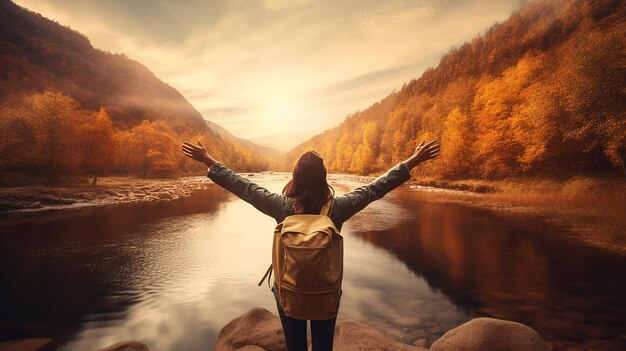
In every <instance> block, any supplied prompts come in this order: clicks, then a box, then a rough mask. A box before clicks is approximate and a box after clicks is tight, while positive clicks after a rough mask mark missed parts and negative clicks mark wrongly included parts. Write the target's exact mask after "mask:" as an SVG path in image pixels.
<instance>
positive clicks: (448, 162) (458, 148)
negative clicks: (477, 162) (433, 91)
mask: <svg viewBox="0 0 626 351" xmlns="http://www.w3.org/2000/svg"><path fill="white" fill-rule="evenodd" d="M473 140H474V131H473V128H472V126H471V121H470V119H469V116H467V115H466V114H464V113H462V112H461V110H460V109H459V108H455V109H453V110H452V111H451V112H450V113H449V114H448V116H447V117H446V119H445V122H444V129H443V133H442V136H441V155H440V156H439V158H440V164H441V170H440V172H441V174H442V175H444V176H446V177H451V178H459V177H469V176H470V175H471V171H472V165H473V163H474V162H473V158H474V152H473V149H472V144H473Z"/></svg>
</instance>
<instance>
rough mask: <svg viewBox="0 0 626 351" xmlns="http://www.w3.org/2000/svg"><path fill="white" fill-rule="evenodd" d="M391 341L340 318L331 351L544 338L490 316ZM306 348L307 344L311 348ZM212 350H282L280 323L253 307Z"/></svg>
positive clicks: (482, 346)
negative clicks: (432, 334) (426, 341)
mask: <svg viewBox="0 0 626 351" xmlns="http://www.w3.org/2000/svg"><path fill="white" fill-rule="evenodd" d="M415 344H416V345H408V344H403V343H401V342H398V341H395V340H392V339H390V338H389V337H387V336H385V335H383V334H382V333H381V332H379V331H378V330H376V329H373V328H370V327H368V326H366V325H363V324H361V323H358V322H355V321H353V320H348V319H346V320H339V321H337V326H336V328H335V340H334V347H333V350H335V351H381V350H394V351H425V350H431V351H500V350H501V351H547V350H548V346H547V344H546V343H545V341H544V340H543V338H542V337H541V336H540V335H539V333H537V332H536V331H535V330H533V329H531V328H530V327H528V326H526V325H524V324H520V323H516V322H511V321H505V320H500V319H494V318H475V319H472V320H471V321H469V322H467V323H465V324H462V325H460V326H458V327H456V328H454V329H452V330H449V331H448V332H446V333H445V334H444V335H443V336H442V337H441V338H439V339H438V340H436V341H435V342H434V343H433V344H432V345H431V347H430V348H429V349H427V348H424V347H423V346H424V345H422V344H421V343H420V340H418V341H416V342H415ZM309 347H310V346H309ZM54 349H55V347H54V343H53V342H52V340H50V339H27V340H18V341H8V342H3V343H0V350H2V351H17V350H20V351H52V350H54ZM215 350H216V351H235V350H238V351H284V350H285V340H284V337H283V331H282V328H281V325H280V319H279V318H278V316H276V315H274V314H273V313H272V312H270V311H268V310H266V309H264V308H260V307H257V308H253V309H251V310H250V311H248V312H246V313H244V314H242V315H241V316H239V317H237V318H235V319H233V320H232V321H231V322H230V323H228V324H226V325H225V326H224V327H223V328H222V330H221V331H220V333H219V336H218V338H217V344H216V345H215ZM97 351H149V349H148V347H147V346H146V345H144V344H142V343H141V342H137V341H122V342H119V343H116V344H114V345H111V346H107V347H105V348H102V349H99V350H97Z"/></svg>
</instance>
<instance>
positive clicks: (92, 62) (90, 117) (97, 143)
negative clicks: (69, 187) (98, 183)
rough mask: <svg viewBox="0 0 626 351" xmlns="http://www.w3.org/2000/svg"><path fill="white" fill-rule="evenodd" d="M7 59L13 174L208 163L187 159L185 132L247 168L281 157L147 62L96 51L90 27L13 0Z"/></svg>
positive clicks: (2, 18)
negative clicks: (205, 111) (208, 111)
mask: <svg viewBox="0 0 626 351" xmlns="http://www.w3.org/2000/svg"><path fill="white" fill-rule="evenodd" d="M0 67H2V69H1V70H0V137H1V138H0V139H2V142H1V143H0V173H1V174H2V175H3V177H4V178H6V179H12V180H15V181H18V180H19V179H26V180H27V181H30V180H32V179H34V178H36V177H38V176H39V175H43V176H44V177H45V178H46V181H49V180H50V181H52V180H59V179H61V178H63V177H66V176H79V175H88V174H92V175H93V174H96V175H97V174H99V173H100V174H122V175H127V174H129V175H139V176H142V177H168V176H177V175H185V174H197V173H199V172H204V171H206V169H204V166H203V165H200V164H199V163H197V162H193V161H190V160H188V159H186V158H185V156H184V155H183V154H182V152H181V150H180V143H181V140H182V139H187V140H189V139H193V140H199V139H201V140H203V141H204V143H205V145H207V148H208V149H209V152H211V153H212V154H213V155H214V156H216V157H217V158H218V160H220V161H222V162H223V163H224V164H227V165H229V166H231V167H232V168H234V169H236V170H241V171H244V170H245V171H260V170H266V169H267V168H268V165H269V162H270V161H269V160H268V159H267V157H268V156H269V157H275V153H274V152H273V151H271V150H267V149H264V148H262V147H259V146H258V145H254V144H253V143H251V142H249V141H246V140H243V139H240V138H236V137H234V136H232V135H230V134H225V133H223V132H222V131H223V128H221V127H219V126H217V125H215V124H211V126H212V127H213V128H209V126H208V125H207V123H206V122H205V121H204V119H203V118H202V116H201V114H200V113H199V112H198V111H197V110H196V109H195V108H194V107H193V106H192V105H191V104H190V103H189V102H188V101H187V100H185V98H184V97H183V96H182V95H181V94H180V93H179V92H178V91H177V90H176V89H174V88H173V87H171V86H169V85H167V84H165V83H164V82H162V81H161V80H159V79H158V78H157V77H156V76H155V75H154V74H153V73H152V72H151V71H150V70H149V69H148V68H146V67H145V66H143V65H142V64H140V63H138V62H136V61H134V60H131V59H129V58H127V57H126V56H124V55H123V54H112V53H109V52H105V51H102V50H99V49H96V48H94V47H93V46H92V45H91V43H90V42H89V40H88V39H87V38H86V37H85V36H84V35H82V34H80V33H78V32H76V31H74V30H71V29H70V28H67V27H64V26H62V25H60V24H58V23H56V22H54V21H51V20H49V19H47V18H45V17H43V16H42V15H39V14H36V13H33V12H31V11H29V10H27V9H25V8H22V7H20V6H18V5H16V4H14V3H13V2H11V1H9V0H0ZM59 117H60V118H59ZM216 131H219V132H216ZM220 134H221V135H224V139H223V138H222V137H221V136H220ZM95 150H97V151H95ZM261 153H263V154H261ZM16 155H19V157H16ZM94 182H95V179H94ZM5 183H7V184H10V183H12V181H7V182H5Z"/></svg>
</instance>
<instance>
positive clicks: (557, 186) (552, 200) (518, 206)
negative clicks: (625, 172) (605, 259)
mask: <svg viewBox="0 0 626 351" xmlns="http://www.w3.org/2000/svg"><path fill="white" fill-rule="evenodd" d="M410 184H411V186H413V187H416V186H417V187H418V188H419V187H421V186H427V187H437V188H445V189H454V190H466V191H451V192H437V191H430V192H429V195H428V197H429V199H431V200H435V201H453V202H461V203H464V204H467V205H471V206H478V207H486V208H491V209H496V210H500V211H510V212H515V213H520V214H530V215H536V216H540V217H543V218H544V219H546V220H549V221H551V222H556V223H558V224H561V225H565V226H567V227H569V228H571V229H572V230H573V232H574V233H575V234H576V235H577V237H578V238H579V239H581V240H583V241H585V242H587V243H589V244H592V245H595V246H599V247H602V248H605V249H609V250H611V251H614V252H620V253H622V254H626V178H621V177H616V178H589V177H573V178H570V179H566V180H547V179H534V178H515V179H507V180H500V181H486V180H454V181H445V180H434V179H422V180H420V181H415V182H411V183H410ZM423 189H425V190H427V189H428V188H423Z"/></svg>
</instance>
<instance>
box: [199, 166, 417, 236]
mask: <svg viewBox="0 0 626 351" xmlns="http://www.w3.org/2000/svg"><path fill="white" fill-rule="evenodd" d="M208 177H209V178H210V179H211V180H212V181H213V182H215V183H216V184H218V185H219V186H221V187H222V188H224V189H226V190H228V191H230V192H232V193H233V194H235V195H237V196H238V197H239V198H240V199H242V200H244V201H246V202H248V203H250V204H251V205H252V206H254V207H255V208H256V209H257V210H259V211H261V212H263V213H265V214H266V215H268V216H270V217H272V218H274V219H275V220H276V223H280V222H282V221H283V220H284V219H285V217H287V216H290V215H293V214H295V212H294V209H293V202H292V199H290V198H288V197H286V196H284V195H281V194H277V193H273V192H271V191H269V190H267V189H265V188H263V187H261V186H259V185H257V184H254V183H252V182H251V181H249V180H248V179H246V178H244V177H242V176H241V175H239V174H237V173H235V172H234V171H232V170H231V169H228V168H227V167H225V166H224V165H222V164H221V163H219V162H216V163H214V164H213V165H212V166H211V168H210V169H209V172H208ZM410 178H411V171H410V170H409V168H408V167H407V166H406V164H404V163H403V162H400V163H398V164H397V165H396V166H395V167H393V168H391V169H390V170H389V171H387V173H385V174H383V175H381V176H380V177H378V178H376V179H375V180H374V181H372V182H371V183H369V184H367V185H363V186H361V187H358V188H356V189H355V190H353V191H351V192H349V193H345V194H343V195H339V196H335V197H334V198H333V200H332V202H331V205H330V209H329V211H328V217H330V219H331V220H332V221H333V223H335V227H337V229H338V230H341V226H342V225H343V222H345V221H347V220H348V219H349V218H350V217H352V216H354V215H355V214H356V213H357V212H359V211H361V210H362V209H364V208H365V207H366V206H367V205H369V204H370V203H371V202H373V201H376V200H378V199H381V198H382V197H383V196H385V194H387V193H388V192H390V191H391V190H393V189H395V188H396V187H398V186H400V185H401V184H402V183H404V182H406V181H407V180H409V179H410Z"/></svg>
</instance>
